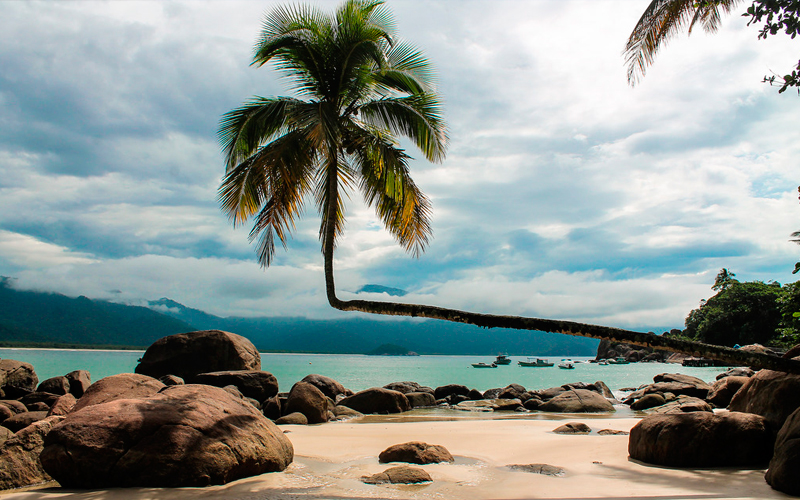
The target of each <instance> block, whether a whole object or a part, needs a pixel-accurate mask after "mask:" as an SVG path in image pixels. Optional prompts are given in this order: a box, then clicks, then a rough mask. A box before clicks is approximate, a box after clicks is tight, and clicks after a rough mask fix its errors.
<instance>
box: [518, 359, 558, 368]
mask: <svg viewBox="0 0 800 500" xmlns="http://www.w3.org/2000/svg"><path fill="white" fill-rule="evenodd" d="M517 364H518V365H519V366H535V367H542V368H547V367H550V366H553V363H551V362H550V361H548V360H546V359H541V358H536V360H535V361H532V360H531V358H528V361H517Z"/></svg>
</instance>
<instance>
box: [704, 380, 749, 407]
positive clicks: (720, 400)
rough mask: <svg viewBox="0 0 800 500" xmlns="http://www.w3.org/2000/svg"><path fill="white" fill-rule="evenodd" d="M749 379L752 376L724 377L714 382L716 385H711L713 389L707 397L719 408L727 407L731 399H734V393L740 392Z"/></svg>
mask: <svg viewBox="0 0 800 500" xmlns="http://www.w3.org/2000/svg"><path fill="white" fill-rule="evenodd" d="M748 380H750V377H737V376H729V377H723V378H721V379H719V380H717V381H716V382H714V385H712V386H711V390H710V391H708V397H707V398H706V399H707V400H708V402H709V403H711V404H712V405H714V406H716V407H717V408H726V407H727V406H728V404H730V402H731V399H733V396H734V394H736V393H737V392H739V389H741V388H742V386H743V385H744V384H746V383H747V381H748Z"/></svg>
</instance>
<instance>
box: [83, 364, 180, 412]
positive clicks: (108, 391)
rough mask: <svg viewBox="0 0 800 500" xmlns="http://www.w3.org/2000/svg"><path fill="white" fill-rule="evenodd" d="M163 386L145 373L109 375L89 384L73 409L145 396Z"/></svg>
mask: <svg viewBox="0 0 800 500" xmlns="http://www.w3.org/2000/svg"><path fill="white" fill-rule="evenodd" d="M164 387H166V386H165V385H164V384H162V383H161V382H159V381H158V380H156V379H154V378H152V377H148V376H146V375H138V374H135V373H120V374H119V375H111V376H110V377H105V378H101V379H100V380H98V381H97V382H95V383H94V384H92V385H90V386H89V388H88V389H86V392H85V393H84V394H83V396H81V398H80V399H79V400H78V402H77V403H76V404H75V408H73V411H78V410H81V409H83V408H86V407H87V406H92V405H96V404H100V403H107V402H109V401H114V400H115V399H131V398H134V399H135V398H146V397H149V396H153V395H155V394H156V393H157V392H158V391H160V390H161V389H163V388H164Z"/></svg>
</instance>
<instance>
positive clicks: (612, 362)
mask: <svg viewBox="0 0 800 500" xmlns="http://www.w3.org/2000/svg"><path fill="white" fill-rule="evenodd" d="M608 364H610V365H627V364H628V361H627V360H626V359H625V358H623V357H622V356H620V357H618V358H616V359H609V360H608Z"/></svg>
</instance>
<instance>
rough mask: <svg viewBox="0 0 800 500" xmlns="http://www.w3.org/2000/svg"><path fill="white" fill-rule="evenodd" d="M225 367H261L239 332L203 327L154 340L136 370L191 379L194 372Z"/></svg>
mask: <svg viewBox="0 0 800 500" xmlns="http://www.w3.org/2000/svg"><path fill="white" fill-rule="evenodd" d="M228 370H261V355H260V354H259V353H258V350H257V349H256V348H255V346H254V345H253V343H252V342H250V341H249V340H247V339H246V338H244V337H242V336H240V335H236V334H235V333H230V332H223V331H221V330H203V331H198V332H189V333H179V334H177V335H170V336H168V337H164V338H162V339H159V340H157V341H155V342H154V343H153V344H152V345H151V346H150V347H148V348H147V351H145V353H144V356H142V360H141V361H140V362H139V365H138V366H137V367H136V370H135V371H136V373H141V374H143V375H149V376H151V377H154V378H158V377H163V376H164V375H170V374H171V375H177V376H178V377H181V378H183V379H184V380H186V381H187V382H192V381H193V377H194V376H195V375H197V374H200V373H209V372H217V371H228Z"/></svg>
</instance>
